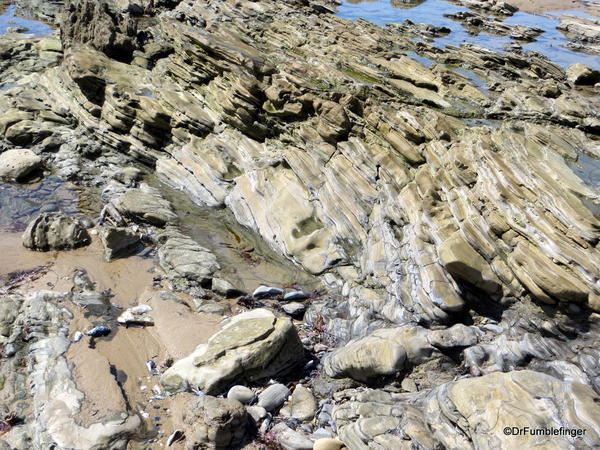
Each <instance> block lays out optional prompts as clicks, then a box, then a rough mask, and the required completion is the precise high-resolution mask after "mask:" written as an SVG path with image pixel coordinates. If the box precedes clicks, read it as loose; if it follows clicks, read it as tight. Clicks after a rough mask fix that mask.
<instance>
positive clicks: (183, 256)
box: [158, 230, 220, 290]
mask: <svg viewBox="0 0 600 450" xmlns="http://www.w3.org/2000/svg"><path fill="white" fill-rule="evenodd" d="M158 240H159V242H160V248H159V249H158V262H159V264H160V266H161V268H162V269H163V270H164V271H165V273H166V274H167V277H169V279H170V280H171V282H172V283H173V284H174V285H175V288H176V289H178V290H186V289H189V288H190V287H192V286H205V287H206V286H207V285H209V284H210V282H211V279H212V275H213V273H214V272H215V271H216V270H218V269H219V268H220V266H219V264H218V263H217V258H216V257H215V255H214V254H213V253H212V252H211V251H210V250H208V249H207V248H204V247H202V246H200V245H199V244H198V243H197V242H196V241H194V240H193V239H191V238H189V237H188V236H185V235H184V234H181V233H180V232H178V231H176V230H169V231H167V232H165V233H163V234H161V235H160V236H159V237H158Z"/></svg>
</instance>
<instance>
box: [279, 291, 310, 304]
mask: <svg viewBox="0 0 600 450" xmlns="http://www.w3.org/2000/svg"><path fill="white" fill-rule="evenodd" d="M307 298H308V294H306V293H304V292H302V291H292V292H288V293H287V294H285V295H284V296H283V299H284V300H285V301H288V302H292V301H298V300H306V299H307Z"/></svg>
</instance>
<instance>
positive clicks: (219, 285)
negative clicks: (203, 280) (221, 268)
mask: <svg viewBox="0 0 600 450" xmlns="http://www.w3.org/2000/svg"><path fill="white" fill-rule="evenodd" d="M211 290H212V291H213V292H214V293H215V294H219V295H221V296H223V297H227V298H230V297H238V296H240V295H243V294H244V292H243V291H241V290H240V289H237V288H236V287H234V286H233V285H232V284H231V283H230V282H229V281H227V280H223V279H222V278H217V277H215V278H213V279H212V285H211Z"/></svg>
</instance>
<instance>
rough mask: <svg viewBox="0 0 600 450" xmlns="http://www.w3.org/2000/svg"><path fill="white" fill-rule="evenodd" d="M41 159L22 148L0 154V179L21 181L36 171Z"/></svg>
mask: <svg viewBox="0 0 600 450" xmlns="http://www.w3.org/2000/svg"><path fill="white" fill-rule="evenodd" d="M41 163H42V158H40V157H39V156H38V155H36V154H35V153H33V152H32V151H31V150H27V149H24V148H19V149H13V150H7V151H5V152H3V153H0V178H4V179H7V180H15V181H22V180H24V179H26V178H27V176H28V175H30V174H31V173H32V172H33V171H35V170H36V169H38V168H39V167H40V165H41Z"/></svg>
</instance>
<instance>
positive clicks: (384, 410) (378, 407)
mask: <svg viewBox="0 0 600 450" xmlns="http://www.w3.org/2000/svg"><path fill="white" fill-rule="evenodd" d="M541 393H544V394H543V395H540V394H541ZM345 395H346V396H347V398H348V401H345V402H343V403H341V404H340V405H339V406H337V407H335V408H334V410H333V416H334V418H335V420H336V423H337V424H338V426H339V434H340V437H341V438H342V439H343V440H344V442H345V443H346V445H348V447H349V448H352V449H367V448H369V445H370V444H371V443H373V442H375V443H376V444H378V445H379V446H380V447H381V448H384V449H390V450H391V449H400V448H411V446H421V447H425V448H435V447H438V446H440V447H447V448H450V447H452V448H490V447H501V448H506V447H515V446H526V447H531V446H534V447H535V446H536V445H543V443H546V442H547V439H548V437H546V436H543V435H540V436H535V435H528V434H524V435H520V436H517V435H516V432H515V435H511V433H506V432H504V428H505V427H510V429H511V432H512V427H517V428H519V429H521V428H523V427H529V428H531V429H533V428H535V429H538V428H560V427H564V428H565V429H570V430H575V431H574V432H573V434H572V435H571V434H565V435H562V436H554V437H553V438H552V441H553V442H554V443H555V444H553V445H556V447H557V448H561V447H564V448H568V447H587V448H589V447H594V446H595V445H598V439H600V437H599V436H598V432H597V430H598V424H597V417H598V412H600V411H599V410H598V405H597V403H596V402H595V401H594V399H595V398H597V394H596V393H595V392H594V391H592V390H591V389H590V388H589V387H587V386H585V385H583V384H580V383H577V382H564V381H560V380H558V379H556V378H553V377H551V376H549V375H545V374H542V373H538V372H533V371H528V370H525V371H517V372H510V373H494V374H490V375H485V376H483V377H479V378H467V379H462V380H458V381H454V382H450V383H447V384H443V385H441V386H438V387H437V388H435V389H433V390H431V391H429V392H426V393H424V394H422V395H419V396H417V398H410V399H408V398H406V396H404V395H403V394H390V393H384V392H382V391H375V390H364V391H350V392H348V391H347V392H346V394H345ZM577 429H580V430H584V429H585V430H587V431H586V432H585V434H583V433H581V432H580V433H577V431H576V430H577Z"/></svg>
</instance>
